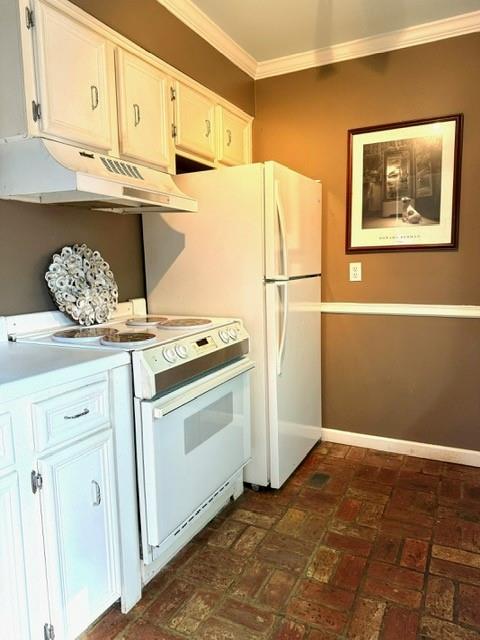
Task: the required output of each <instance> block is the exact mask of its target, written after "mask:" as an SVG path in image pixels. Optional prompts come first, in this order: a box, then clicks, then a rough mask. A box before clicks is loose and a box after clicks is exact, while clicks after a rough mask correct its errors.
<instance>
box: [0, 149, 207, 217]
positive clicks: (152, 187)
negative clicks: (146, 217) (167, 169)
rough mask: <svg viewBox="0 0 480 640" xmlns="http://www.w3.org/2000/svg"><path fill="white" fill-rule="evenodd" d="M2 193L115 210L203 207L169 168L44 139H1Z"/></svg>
mask: <svg viewBox="0 0 480 640" xmlns="http://www.w3.org/2000/svg"><path fill="white" fill-rule="evenodd" d="M0 198H6V199H9V200H21V201H24V202H38V203H40V204H62V205H71V206H75V207H83V208H87V209H92V210H95V211H110V212H115V213H148V212H159V211H185V212H193V211H197V209H198V205H197V202H196V200H194V199H193V198H190V197H189V196H187V195H185V194H184V193H183V192H182V191H180V189H179V188H178V187H177V186H176V184H175V182H174V180H173V178H172V176H170V175H169V174H168V173H163V172H161V171H158V170H155V169H151V168H150V167H146V166H144V165H140V164H136V163H132V162H127V161H125V160H120V159H118V158H113V157H111V156H106V155H102V154H99V153H96V152H94V151H89V150H86V149H81V148H78V147H74V146H71V145H69V144H64V143H61V142H54V141H52V140H46V139H43V138H29V139H25V140H16V141H13V142H4V143H3V144H0Z"/></svg>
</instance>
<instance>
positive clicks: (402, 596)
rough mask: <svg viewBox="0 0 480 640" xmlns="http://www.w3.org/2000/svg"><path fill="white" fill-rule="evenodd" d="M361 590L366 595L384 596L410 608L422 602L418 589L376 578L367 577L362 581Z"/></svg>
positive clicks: (417, 606) (415, 607)
mask: <svg viewBox="0 0 480 640" xmlns="http://www.w3.org/2000/svg"><path fill="white" fill-rule="evenodd" d="M363 591H364V593H365V594H366V595H367V596H373V597H377V598H384V599H385V600H390V601H391V602H396V603H397V604H401V605H404V606H405V607H410V608H412V609H418V608H419V607H420V604H421V602H422V594H421V593H420V591H413V590H412V589H407V588H404V587H399V586H394V585H392V584H388V583H386V582H383V581H381V580H377V579H376V578H367V579H366V580H365V582H364V583H363Z"/></svg>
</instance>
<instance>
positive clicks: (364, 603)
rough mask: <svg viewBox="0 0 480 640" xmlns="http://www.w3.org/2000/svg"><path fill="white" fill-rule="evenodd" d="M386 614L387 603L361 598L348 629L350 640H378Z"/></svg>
mask: <svg viewBox="0 0 480 640" xmlns="http://www.w3.org/2000/svg"><path fill="white" fill-rule="evenodd" d="M384 613H385V603H384V602H376V601H374V600H368V599H366V598H361V599H360V600H358V602H357V604H356V605H355V609H354V612H353V617H352V620H351V622H350V626H349V628H348V633H347V638H348V639H349V640H376V639H377V638H378V635H379V632H380V627H381V625H382V620H383V616H384Z"/></svg>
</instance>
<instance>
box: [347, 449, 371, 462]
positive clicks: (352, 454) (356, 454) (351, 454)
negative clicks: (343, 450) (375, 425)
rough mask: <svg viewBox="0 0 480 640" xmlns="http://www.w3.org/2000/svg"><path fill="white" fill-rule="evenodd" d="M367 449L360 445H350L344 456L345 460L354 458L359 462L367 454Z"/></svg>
mask: <svg viewBox="0 0 480 640" xmlns="http://www.w3.org/2000/svg"><path fill="white" fill-rule="evenodd" d="M367 451H368V449H361V448H360V447H350V449H349V451H348V452H347V454H346V456H345V458H346V459H347V460H355V461H357V462H360V461H361V460H363V459H364V458H365V456H366V455H367Z"/></svg>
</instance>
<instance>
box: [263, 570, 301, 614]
mask: <svg viewBox="0 0 480 640" xmlns="http://www.w3.org/2000/svg"><path fill="white" fill-rule="evenodd" d="M296 581H297V577H296V576H294V575H293V574H291V573H287V572H286V571H280V570H279V569H275V571H274V572H273V573H272V575H271V577H270V579H269V580H268V582H267V583H266V585H265V586H264V587H263V589H262V591H261V593H260V595H259V596H258V600H259V602H261V603H262V604H265V605H267V606H269V607H271V608H272V609H275V610H277V611H280V610H281V609H282V608H283V605H284V604H285V602H286V601H287V599H288V597H289V596H290V594H291V592H292V589H293V587H294V586H295V583H296Z"/></svg>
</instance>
